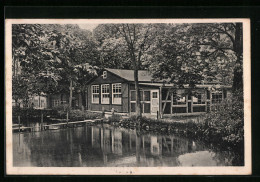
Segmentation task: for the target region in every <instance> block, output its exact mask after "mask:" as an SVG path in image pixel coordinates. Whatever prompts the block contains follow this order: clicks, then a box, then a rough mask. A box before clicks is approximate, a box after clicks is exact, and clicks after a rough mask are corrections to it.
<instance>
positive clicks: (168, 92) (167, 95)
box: [162, 90, 170, 114]
mask: <svg viewBox="0 0 260 182" xmlns="http://www.w3.org/2000/svg"><path fill="white" fill-rule="evenodd" d="M169 94H170V91H169V90H168V91H167V94H166V99H165V102H164V105H163V109H162V114H163V113H164V110H165V107H166V104H167V100H168V97H169Z"/></svg>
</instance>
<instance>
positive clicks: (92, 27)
mask: <svg viewBox="0 0 260 182" xmlns="http://www.w3.org/2000/svg"><path fill="white" fill-rule="evenodd" d="M78 25H79V27H80V28H82V29H86V30H89V31H93V29H94V28H96V27H97V26H98V24H78Z"/></svg>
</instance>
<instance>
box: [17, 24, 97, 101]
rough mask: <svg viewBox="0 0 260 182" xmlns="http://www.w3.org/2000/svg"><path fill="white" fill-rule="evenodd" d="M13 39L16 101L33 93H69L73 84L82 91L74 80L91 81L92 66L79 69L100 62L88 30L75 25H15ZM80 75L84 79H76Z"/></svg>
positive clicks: (80, 82)
mask: <svg viewBox="0 0 260 182" xmlns="http://www.w3.org/2000/svg"><path fill="white" fill-rule="evenodd" d="M12 36H13V39H12V44H13V46H12V48H13V49H12V51H13V83H14V84H13V97H14V98H15V99H16V101H17V100H18V99H23V100H26V99H27V100H28V97H30V96H31V95H33V94H37V95H41V94H43V93H47V94H49V93H58V92H65V93H66V92H67V93H68V92H69V91H72V86H71V82H72V81H73V83H74V86H76V87H78V88H79V89H80V90H82V87H80V85H82V84H83V83H82V81H79V82H77V81H78V80H80V79H81V80H82V79H85V80H89V79H90V78H92V76H93V72H94V70H93V69H95V67H93V68H91V70H90V66H88V67H87V66H81V67H80V66H79V65H85V64H86V63H88V64H89V63H92V64H93V63H95V62H96V61H97V60H98V59H99V53H98V50H97V49H96V43H95V41H94V40H93V37H91V33H90V32H89V31H87V30H82V29H80V28H79V27H78V26H77V25H55V24H54V25H51V24H46V25H42V24H41V25H38V24H15V25H13V27H12ZM79 72H80V73H82V74H81V75H83V74H84V76H85V77H84V78H83V77H81V78H79V79H78V76H79ZM88 73H89V74H88ZM86 77H88V79H86ZM83 89H84V88H83Z"/></svg>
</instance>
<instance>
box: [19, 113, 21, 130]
mask: <svg viewBox="0 0 260 182" xmlns="http://www.w3.org/2000/svg"><path fill="white" fill-rule="evenodd" d="M20 124H21V118H20V116H18V127H19V132H20Z"/></svg>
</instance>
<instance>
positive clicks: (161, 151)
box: [13, 125, 241, 167]
mask: <svg viewBox="0 0 260 182" xmlns="http://www.w3.org/2000/svg"><path fill="white" fill-rule="evenodd" d="M238 158H239V157H238V156H237V154H235V153H234V152H231V151H215V150H214V149H212V148H210V147H208V146H207V145H205V144H204V143H202V142H198V141H195V140H192V139H188V138H184V137H180V136H176V135H160V134H151V133H150V134H139V135H138V134H137V133H136V131H135V130H130V129H123V128H115V127H113V126H110V125H97V126H84V127H76V128H68V129H60V130H47V131H40V132H25V133H14V134H13V165H14V166H26V167H29V166H35V167H36V166H37V167H123V166H124V167H135V166H140V167H146V166H147V167H148V166H149V167H158V166H165V167H166V166H232V165H237V159H238ZM240 165H241V164H240Z"/></svg>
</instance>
